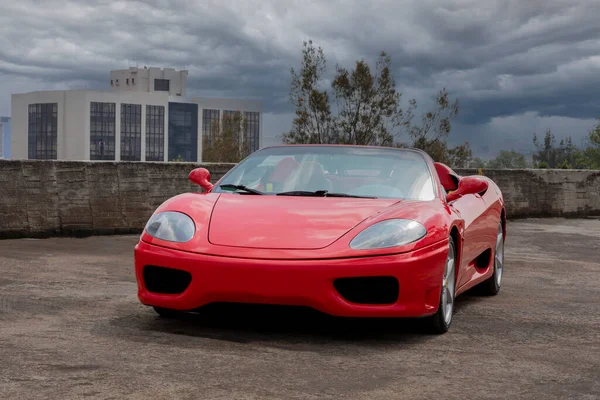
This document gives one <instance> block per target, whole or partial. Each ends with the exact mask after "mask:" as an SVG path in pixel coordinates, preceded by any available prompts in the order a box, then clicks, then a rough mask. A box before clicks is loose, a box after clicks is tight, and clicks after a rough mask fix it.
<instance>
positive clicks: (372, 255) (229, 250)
mask: <svg viewBox="0 0 600 400" xmlns="http://www.w3.org/2000/svg"><path fill="white" fill-rule="evenodd" d="M426 159H427V162H428V164H429V167H430V169H431V171H432V176H433V177H434V179H435V186H436V190H437V192H438V193H437V196H436V198H435V199H434V200H431V201H414V200H397V199H363V198H334V197H324V198H323V197H295V196H250V195H239V194H231V193H211V192H208V193H185V194H181V195H178V196H175V197H173V198H171V199H169V200H167V201H166V202H165V203H163V204H162V205H161V206H160V207H159V208H158V209H157V210H156V211H155V213H159V212H162V211H179V212H183V213H185V214H187V215H188V216H190V217H191V218H192V219H193V221H194V222H195V225H196V232H195V235H194V237H193V238H192V239H191V240H190V241H189V242H186V243H174V242H167V241H163V240H160V239H157V238H154V237H152V236H150V235H148V234H147V233H146V232H145V231H144V233H142V235H141V237H140V241H139V243H138V244H137V246H136V248H135V269H136V278H137V282H138V297H139V299H140V301H141V302H142V303H143V304H146V305H151V306H157V307H163V308H170V309H177V310H193V309H196V308H198V307H201V306H203V305H206V304H208V303H211V302H251V303H268V304H285V305H300V306H308V307H313V308H315V309H317V310H320V311H323V312H326V313H329V314H332V315H338V316H357V317H358V316H361V317H367V316H374V317H375V316H377V317H394V316H396V317H408V316H426V315H431V314H433V313H435V311H436V310H437V308H438V305H439V296H440V291H441V282H442V280H441V276H442V274H443V271H444V266H445V261H446V257H447V251H448V238H449V237H450V235H451V233H455V234H456V237H457V239H458V242H457V243H456V247H457V256H458V259H457V267H458V268H457V277H456V278H457V280H456V282H457V285H456V294H457V295H458V294H460V293H462V292H464V291H466V290H468V289H469V288H471V287H473V286H474V285H476V284H478V283H480V282H482V281H483V280H485V279H487V278H489V277H490V276H491V275H492V273H493V259H492V257H491V250H493V249H494V246H495V243H496V235H497V230H498V224H499V223H504V222H503V221H504V220H505V215H504V201H503V199H502V195H501V192H500V190H499V188H498V186H497V185H496V184H495V183H494V182H493V181H492V180H491V179H489V178H486V177H483V176H481V177H479V179H483V180H486V181H487V182H488V185H489V187H488V189H487V191H485V193H483V194H474V195H465V196H463V197H460V198H458V199H456V200H454V201H452V202H450V203H448V202H447V201H446V199H445V193H446V190H447V189H448V187H447V185H448V184H449V183H452V182H455V181H457V180H460V179H462V177H460V176H458V175H455V176H454V177H453V178H452V179H449V177H448V176H446V175H445V174H448V173H452V174H455V173H454V171H451V170H450V169H448V170H445V169H444V168H443V167H440V166H439V165H438V164H434V163H433V161H432V160H431V159H430V158H429V157H428V156H426ZM439 175H442V179H440V176H439ZM442 181H444V183H445V184H446V189H444V187H443V186H442V183H441V182H442ZM216 185H218V182H217V184H216ZM216 185H215V186H216ZM450 189H455V188H450ZM393 218H406V219H414V220H416V221H419V222H420V223H421V224H422V225H423V226H425V228H426V229H427V234H426V236H425V237H423V238H422V239H420V240H418V241H416V242H413V243H410V244H408V245H405V246H400V247H395V248H387V249H376V250H354V249H351V248H350V247H349V243H350V241H351V240H352V239H353V238H354V237H355V236H356V235H357V234H358V233H360V232H361V231H363V230H364V229H365V228H367V227H368V226H371V225H372V224H375V223H377V222H381V221H384V220H387V219H393ZM487 250H490V252H489V254H490V257H489V259H488V260H485V259H484V258H485V256H486V251H487ZM147 265H153V266H161V267H165V268H174V269H179V270H183V271H187V272H188V273H189V274H191V277H192V279H191V283H190V284H189V286H188V287H187V288H186V289H185V291H183V293H180V294H159V293H153V292H151V291H149V290H148V288H147V286H146V284H145V282H144V276H143V269H144V267H145V266H147ZM382 275H385V276H393V277H396V278H397V279H398V282H399V287H400V290H399V295H398V298H397V300H396V301H395V302H394V303H393V304H386V305H365V304H357V303H352V302H349V301H347V300H345V299H344V298H343V297H342V296H341V295H340V294H339V293H338V292H337V291H336V289H335V287H334V284H333V282H334V281H335V280H336V279H338V278H344V277H365V276H382Z"/></svg>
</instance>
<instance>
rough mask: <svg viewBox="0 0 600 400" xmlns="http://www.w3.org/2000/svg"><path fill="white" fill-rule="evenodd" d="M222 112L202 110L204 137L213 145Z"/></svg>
mask: <svg viewBox="0 0 600 400" xmlns="http://www.w3.org/2000/svg"><path fill="white" fill-rule="evenodd" d="M219 119H220V111H219V110H202V137H203V138H206V140H207V141H208V144H209V145H211V144H212V140H213V137H214V134H215V132H214V131H215V130H216V129H218V128H219Z"/></svg>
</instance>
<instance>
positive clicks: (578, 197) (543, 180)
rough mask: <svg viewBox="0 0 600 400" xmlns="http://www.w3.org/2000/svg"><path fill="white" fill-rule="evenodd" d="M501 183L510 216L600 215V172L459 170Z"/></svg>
mask: <svg viewBox="0 0 600 400" xmlns="http://www.w3.org/2000/svg"><path fill="white" fill-rule="evenodd" d="M455 171H456V172H457V173H458V174H460V175H463V176H464V175H478V174H479V173H481V174H482V175H485V176H488V177H489V178H491V179H492V180H494V182H496V183H497V184H498V186H499V187H500V190H501V191H502V195H503V196H504V199H505V201H506V213H507V216H508V218H510V219H514V218H525V217H586V216H597V215H600V171H589V170H587V171H586V170H565V169H504V170H501V169H499V170H488V169H483V170H481V171H479V170H477V169H456V170H455Z"/></svg>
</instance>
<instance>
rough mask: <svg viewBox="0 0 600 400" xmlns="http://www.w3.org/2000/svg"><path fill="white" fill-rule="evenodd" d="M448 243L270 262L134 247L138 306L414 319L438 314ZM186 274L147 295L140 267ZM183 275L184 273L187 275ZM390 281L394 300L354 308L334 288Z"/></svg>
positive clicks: (358, 305) (352, 303) (142, 271)
mask: <svg viewBox="0 0 600 400" xmlns="http://www.w3.org/2000/svg"><path fill="white" fill-rule="evenodd" d="M447 251H448V243H447V241H442V242H438V243H436V244H434V245H431V246H428V247H426V248H423V249H419V250H416V251H412V252H409V253H403V254H396V255H388V256H375V257H360V258H341V259H322V260H272V259H247V258H233V257H221V256H210V255H204V254H196V253H188V252H182V251H179V250H172V249H168V248H164V247H159V246H156V245H152V244H148V243H145V242H142V241H140V242H139V243H138V245H137V246H136V248H135V271H136V279H137V284H138V297H139V300H140V301H141V303H142V304H145V305H149V306H156V307H163V308H169V309H175V310H184V311H189V310H194V309H197V308H199V307H202V306H204V305H206V304H209V303H215V302H233V303H257V304H278V305H294V306H307V307H311V308H314V309H316V310H319V311H321V312H324V313H327V314H330V315H335V316H344V317H418V316H426V315H431V314H433V313H435V311H436V310H437V308H438V304H439V298H440V291H441V284H442V275H443V271H444V266H445V261H446V257H447ZM146 266H158V267H163V268H172V269H178V270H182V271H187V272H188V273H189V276H191V281H190V282H189V284H186V286H187V287H186V288H185V290H183V291H182V292H181V293H178V294H165V293H155V292H151V291H150V290H149V289H148V287H147V285H146V282H145V279H144V267H146ZM186 275H187V274H186ZM373 276H386V277H395V278H396V279H397V282H398V284H399V290H398V296H397V298H396V300H395V301H393V302H392V303H390V304H358V303H356V302H351V301H349V300H347V298H345V297H343V296H342V295H341V294H340V292H339V291H338V290H337V289H336V285H335V284H334V282H336V280H337V279H339V278H351V277H373Z"/></svg>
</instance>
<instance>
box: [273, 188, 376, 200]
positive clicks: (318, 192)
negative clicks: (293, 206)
mask: <svg viewBox="0 0 600 400" xmlns="http://www.w3.org/2000/svg"><path fill="white" fill-rule="evenodd" d="M277 196H313V197H353V198H357V199H376V198H377V197H373V196H357V195H353V194H347V193H329V191H327V190H315V191H314V192H311V191H308V190H293V191H290V192H281V193H277Z"/></svg>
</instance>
